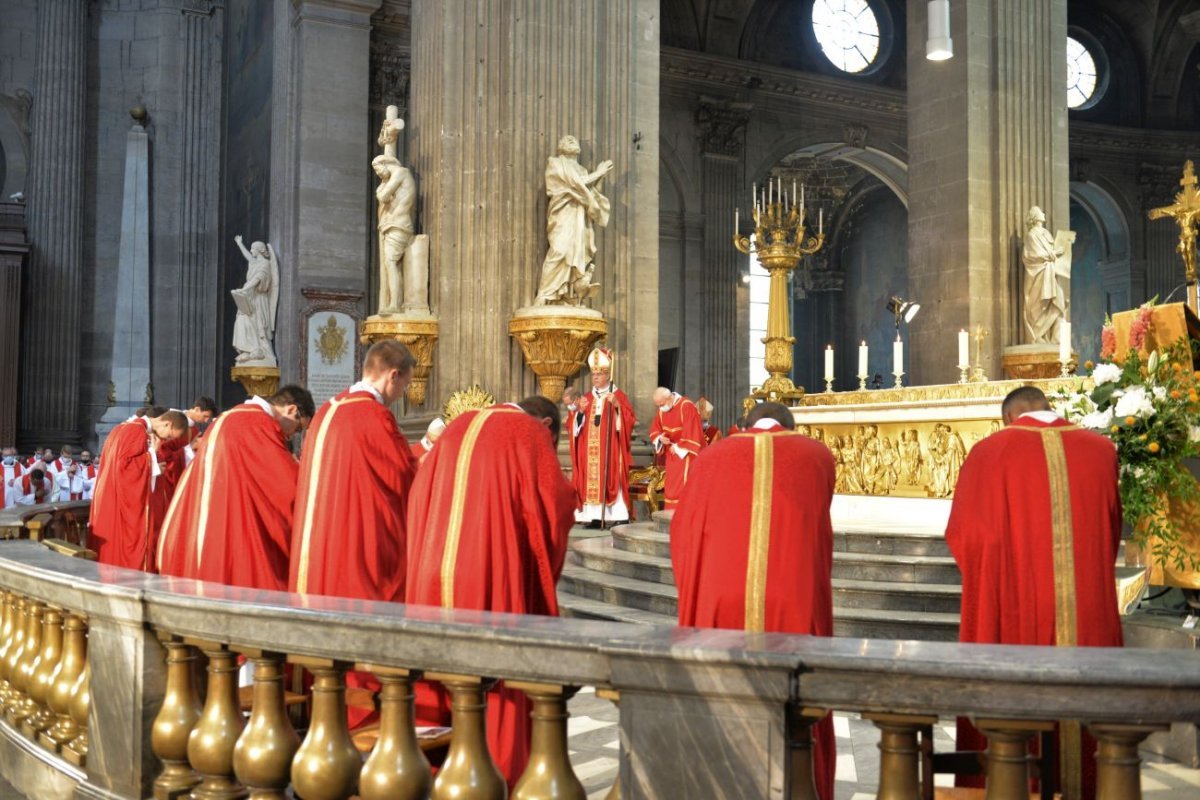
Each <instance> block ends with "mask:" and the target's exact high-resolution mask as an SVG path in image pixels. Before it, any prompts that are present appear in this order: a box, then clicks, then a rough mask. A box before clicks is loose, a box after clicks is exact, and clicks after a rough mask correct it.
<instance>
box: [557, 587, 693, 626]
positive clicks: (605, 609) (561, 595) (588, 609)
mask: <svg viewBox="0 0 1200 800" xmlns="http://www.w3.org/2000/svg"><path fill="white" fill-rule="evenodd" d="M558 613H559V616H563V617H571V618H573V619H596V620H605V621H610V622H631V623H634V624H636V625H668V626H673V625H674V624H675V617H674V616H672V615H668V614H656V613H654V612H653V611H643V610H641V609H639V608H625V607H624V606H614V605H612V604H611V603H605V602H602V601H600V600H589V599H587V598H585V597H579V596H578V595H574V594H571V593H570V592H566V591H564V590H563V588H562V585H561V584H559V590H558Z"/></svg>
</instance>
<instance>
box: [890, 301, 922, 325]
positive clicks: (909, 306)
mask: <svg viewBox="0 0 1200 800" xmlns="http://www.w3.org/2000/svg"><path fill="white" fill-rule="evenodd" d="M887 310H888V311H890V312H892V313H893V314H895V315H896V333H899V332H900V320H902V319H903V320H904V323H905V324H906V325H907V324H908V323H910V322H912V321H913V317H915V316H916V315H917V312H918V311H920V310H921V304H920V303H914V302H913V301H911V300H905V299H904V298H903V297H898V296H896V295H892V299H891V300H888V301H887Z"/></svg>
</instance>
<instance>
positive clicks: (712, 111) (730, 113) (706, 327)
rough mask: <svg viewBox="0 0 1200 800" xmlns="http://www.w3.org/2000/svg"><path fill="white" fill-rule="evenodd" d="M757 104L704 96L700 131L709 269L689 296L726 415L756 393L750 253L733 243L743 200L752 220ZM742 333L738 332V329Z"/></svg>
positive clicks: (705, 383) (707, 387)
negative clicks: (746, 156) (749, 156)
mask: <svg viewBox="0 0 1200 800" xmlns="http://www.w3.org/2000/svg"><path fill="white" fill-rule="evenodd" d="M751 108H752V106H751V105H750V104H748V103H735V102H729V101H723V100H718V99H715V98H711V97H702V98H700V103H699V107H698V108H697V110H696V124H697V126H698V128H699V133H700V148H701V173H700V182H701V192H702V193H703V208H704V264H703V268H704V272H703V276H702V281H701V286H702V289H701V296H700V297H699V298H684V300H683V302H684V303H685V304H695V303H697V302H698V303H699V305H700V306H701V307H702V308H703V316H702V323H701V327H700V336H701V341H702V342H703V347H702V348H701V352H702V354H703V355H702V359H703V361H702V365H703V372H702V373H701V374H702V375H703V380H702V385H701V386H700V390H701V391H703V392H705V393H706V394H707V396H708V398H709V400H711V401H712V403H713V405H714V406H715V407H716V408H719V409H721V415H722V418H723V419H724V418H726V417H729V416H730V415H731V414H732V418H733V419H737V418H738V417H740V416H741V411H740V409H741V407H742V406H741V404H742V398H743V397H745V396H746V395H747V394H748V393H749V391H750V385H749V383H750V379H749V375H748V371H747V368H746V344H747V342H746V341H745V338H744V337H742V336H739V335H737V334H738V333H741V332H742V331H744V330H745V329H746V325H745V324H744V323H745V321H746V320H745V314H746V309H745V308H743V310H742V314H741V315H739V313H738V311H739V299H741V300H742V303H741V305H742V306H746V304H747V303H748V302H749V298H748V294H747V292H746V291H745V290H744V288H743V284H742V282H741V279H740V277H741V270H742V268H743V266H744V265H745V263H746V258H747V257H746V256H743V255H742V254H741V253H739V252H738V251H737V250H736V249H735V248H734V246H733V209H734V207H735V206H738V205H739V204H740V206H741V208H742V209H743V211H744V216H743V219H744V220H746V222H747V223H748V224H749V223H750V220H751V215H750V211H749V209H748V208H747V205H748V203H749V197H750V192H751V190H750V187H748V186H744V185H743V184H744V176H743V175H742V172H741V169H740V166H741V163H742V155H743V149H744V141H743V132H744V130H745V127H746V124H747V123H748V122H749V121H750V111H751ZM735 332H736V333H735Z"/></svg>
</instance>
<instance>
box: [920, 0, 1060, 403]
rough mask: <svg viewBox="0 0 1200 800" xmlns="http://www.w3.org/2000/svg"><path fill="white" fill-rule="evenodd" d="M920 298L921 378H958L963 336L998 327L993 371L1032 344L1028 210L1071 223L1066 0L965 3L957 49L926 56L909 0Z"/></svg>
mask: <svg viewBox="0 0 1200 800" xmlns="http://www.w3.org/2000/svg"><path fill="white" fill-rule="evenodd" d="M908 11H909V13H908V120H909V124H908V145H909V147H908V149H909V156H910V162H909V169H908V174H909V203H908V231H909V235H908V264H909V267H908V270H909V293H910V295H911V297H912V299H914V300H916V301H918V302H920V303H921V313H920V315H919V316H918V317H917V318H916V319H915V320H914V322H913V327H912V330H911V337H910V342H911V348H910V349H911V356H910V357H911V365H910V372H911V375H910V377H911V380H912V382H913V383H950V382H953V381H954V380H955V378H956V375H957V372H956V371H955V368H954V364H955V361H956V360H957V355H956V353H957V351H956V347H957V345H956V343H955V339H954V336H953V335H952V332H953V331H957V330H959V329H960V328H965V327H969V326H970V327H973V326H975V325H977V324H979V325H983V326H984V327H985V328H987V329H988V330H989V331H990V335H989V337H988V339H987V341H986V342H985V346H984V367H985V369H986V370H987V372H988V374H989V375H990V376H991V377H993V378H999V377H1001V368H1000V353H1001V350H1002V349H1003V348H1004V347H1005V346H1008V345H1015V344H1021V343H1023V339H1022V336H1023V331H1022V327H1021V297H1022V282H1021V262H1020V252H1021V246H1020V242H1021V237H1023V236H1024V234H1025V226H1024V217H1025V213H1026V212H1027V211H1028V210H1029V207H1030V206H1033V205H1038V206H1040V207H1041V208H1042V210H1044V211H1045V212H1046V216H1047V217H1048V220H1047V227H1048V228H1050V229H1051V230H1054V229H1056V228H1062V229H1066V228H1068V227H1069V225H1070V219H1069V216H1068V214H1069V210H1068V157H1067V105H1066V103H1067V97H1066V89H1065V87H1066V69H1067V67H1066V57H1065V55H1064V49H1063V48H1064V44H1063V42H1064V41H1065V38H1066V35H1067V2H1066V0H953V2H952V3H951V8H950V23H951V33H952V37H953V40H954V57H953V58H951V59H950V60H948V61H929V60H927V59H926V58H925V36H926V24H927V19H926V5H925V3H911V4H910V5H909V9H908Z"/></svg>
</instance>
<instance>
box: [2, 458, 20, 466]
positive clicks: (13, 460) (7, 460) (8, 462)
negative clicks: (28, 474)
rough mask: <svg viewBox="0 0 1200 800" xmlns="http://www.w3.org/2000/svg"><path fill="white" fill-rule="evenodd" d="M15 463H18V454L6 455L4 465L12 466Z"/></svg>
mask: <svg viewBox="0 0 1200 800" xmlns="http://www.w3.org/2000/svg"><path fill="white" fill-rule="evenodd" d="M15 463H17V457H16V456H5V457H4V466H6V467H11V466H12V465H13V464H15Z"/></svg>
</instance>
